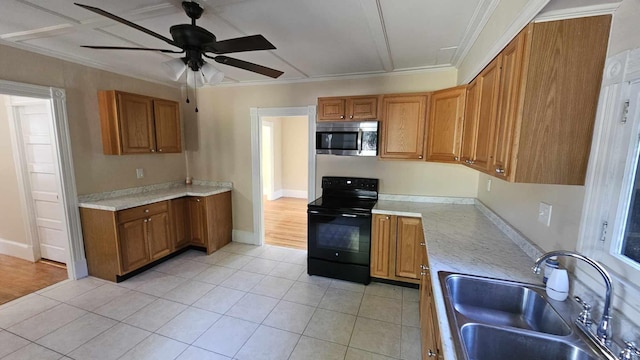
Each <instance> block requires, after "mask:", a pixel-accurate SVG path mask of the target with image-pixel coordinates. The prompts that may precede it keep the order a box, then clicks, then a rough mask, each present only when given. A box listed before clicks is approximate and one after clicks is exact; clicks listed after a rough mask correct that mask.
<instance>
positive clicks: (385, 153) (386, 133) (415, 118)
mask: <svg viewBox="0 0 640 360" xmlns="http://www.w3.org/2000/svg"><path fill="white" fill-rule="evenodd" d="M429 96H430V94H428V93H422V94H399V95H384V96H383V98H382V124H381V128H382V130H381V132H382V134H381V136H380V138H381V140H380V143H381V146H380V148H381V150H380V157H381V158H383V159H423V158H424V139H425V125H426V119H427V108H428V105H429Z"/></svg>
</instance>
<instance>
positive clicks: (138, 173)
mask: <svg viewBox="0 0 640 360" xmlns="http://www.w3.org/2000/svg"><path fill="white" fill-rule="evenodd" d="M136 177H137V178H138V179H142V178H143V177H144V170H143V169H142V168H138V169H136Z"/></svg>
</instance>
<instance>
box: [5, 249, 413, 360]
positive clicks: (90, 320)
mask: <svg viewBox="0 0 640 360" xmlns="http://www.w3.org/2000/svg"><path fill="white" fill-rule="evenodd" d="M418 326H419V321H418V291H417V290H415V289H409V288H403V287H398V286H392V285H386V284H380V283H371V284H370V285H368V286H364V285H361V284H355V283H349V282H344V281H339V280H332V279H327V278H323V277H318V276H308V275H307V274H306V252H305V251H300V250H293V249H286V248H279V247H274V246H264V247H257V246H251V245H244V244H238V243H232V244H229V245H227V246H226V247H224V248H223V249H221V250H220V251H217V252H216V253H214V254H212V255H210V256H206V255H205V254H204V253H202V252H198V251H193V250H189V251H187V252H185V253H183V254H181V255H179V256H177V257H175V258H173V259H171V260H169V261H166V262H164V263H162V264H160V265H158V266H156V267H154V268H153V269H151V270H148V271H146V272H144V273H142V274H140V275H138V276H135V277H133V278H131V279H129V280H127V281H124V282H122V283H120V284H113V283H110V282H107V281H102V280H99V279H96V278H85V279H82V280H78V281H71V280H69V281H65V282H62V283H59V284H56V285H53V286H52V287H49V288H46V289H43V290H41V291H38V292H37V293H34V294H31V295H28V296H25V297H23V298H20V299H17V300H15V301H13V302H10V303H7V304H4V305H2V306H0V358H1V359H2V360H5V359H34V360H35V359H37V360H40V359H45V360H46V359H79V360H81V359H91V360H94V359H96V360H100V359H136V360H139V359H154V360H156V359H180V360H187V359H198V360H201V359H215V360H220V359H239V360H245V359H250V360H260V359H274V360H275V359H283V360H286V359H290V360H294V359H296V360H297V359H323V360H324V359H327V360H331V359H346V360H364V359H404V360H413V359H416V360H417V359H419V358H420V330H419V328H418Z"/></svg>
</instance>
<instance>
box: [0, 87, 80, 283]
mask: <svg viewBox="0 0 640 360" xmlns="http://www.w3.org/2000/svg"><path fill="white" fill-rule="evenodd" d="M0 94H3V95H9V96H24V97H31V98H40V99H48V100H51V115H52V118H53V119H52V120H53V135H54V141H55V149H56V154H57V156H58V169H57V170H58V173H59V174H60V188H61V193H60V195H61V197H62V198H61V202H62V206H63V211H64V217H65V222H66V230H67V235H68V238H69V243H68V245H67V247H66V252H67V264H66V265H67V274H68V276H69V278H70V279H74V280H75V279H79V278H83V277H86V276H87V275H88V274H89V272H88V269H87V260H86V258H85V254H84V243H83V240H82V228H81V225H80V212H79V210H78V198H77V190H76V182H75V176H74V170H73V169H74V167H73V157H72V154H71V136H70V134H69V124H68V122H69V121H68V118H67V108H66V93H65V91H64V89H61V88H56V87H47V86H39V85H31V84H23V83H17V82H13V81H5V80H0ZM10 126H13V125H10ZM12 133H13V134H12V136H15V134H16V132H15V131H12ZM13 140H14V141H13V142H14V145H13V146H14V157H16V158H17V157H19V159H16V160H20V161H16V166H17V167H19V169H18V170H19V171H18V174H17V175H18V187H19V192H20V198H21V202H22V208H23V209H24V210H23V211H24V212H25V214H24V216H25V219H27V224H28V229H27V241H28V242H29V243H31V244H32V245H33V243H34V233H33V231H34V229H35V223H36V219H35V212H34V210H33V207H32V206H31V204H30V203H29V201H28V200H29V199H28V197H27V196H28V194H27V191H26V189H29V188H30V186H29V184H28V181H29V180H28V179H25V177H24V170H25V169H24V164H23V163H22V159H24V158H25V157H24V149H22V148H20V147H19V146H17V143H16V141H15V140H16V139H13ZM15 151H17V152H18V153H15ZM15 155H17V156H15ZM32 247H33V250H32V251H33V256H34V259H33V260H36V259H38V258H39V253H40V251H39V249H36V248H37V247H36V246H32Z"/></svg>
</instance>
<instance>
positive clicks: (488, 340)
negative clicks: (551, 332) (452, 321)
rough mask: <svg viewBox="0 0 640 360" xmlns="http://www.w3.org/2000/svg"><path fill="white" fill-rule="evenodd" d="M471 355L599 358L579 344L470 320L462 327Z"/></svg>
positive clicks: (528, 359)
mask: <svg viewBox="0 0 640 360" xmlns="http://www.w3.org/2000/svg"><path fill="white" fill-rule="evenodd" d="M460 332H461V335H462V342H463V343H464V345H465V350H466V352H467V354H468V356H469V359H513V358H517V359H518V360H539V359H553V360H596V359H597V357H594V356H592V355H590V354H588V353H587V352H585V351H584V350H582V349H580V348H579V347H577V346H575V345H573V344H570V343H567V342H564V341H562V340H559V339H550V338H549V337H545V336H533V335H528V336H523V335H522V334H521V333H519V332H516V331H509V330H506V329H500V328H496V327H492V326H486V325H480V324H466V325H464V326H463V327H462V329H461V330H460Z"/></svg>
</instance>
